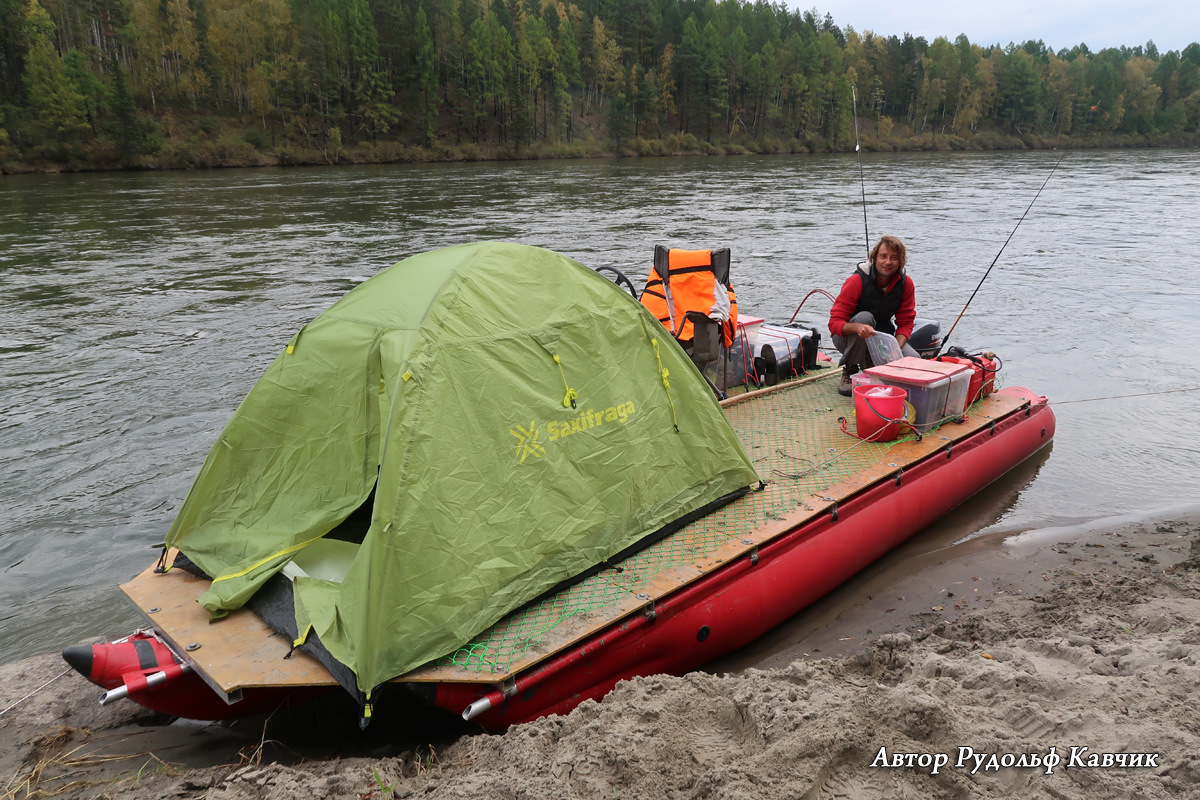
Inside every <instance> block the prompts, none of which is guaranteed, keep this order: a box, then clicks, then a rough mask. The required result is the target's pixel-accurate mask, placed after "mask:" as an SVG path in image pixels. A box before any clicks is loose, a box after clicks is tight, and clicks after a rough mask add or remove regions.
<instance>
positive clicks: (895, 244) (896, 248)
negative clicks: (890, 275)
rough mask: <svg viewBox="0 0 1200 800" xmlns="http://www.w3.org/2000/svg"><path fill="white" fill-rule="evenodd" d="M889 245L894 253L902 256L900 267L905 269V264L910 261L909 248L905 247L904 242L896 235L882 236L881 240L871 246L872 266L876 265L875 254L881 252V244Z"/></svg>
mask: <svg viewBox="0 0 1200 800" xmlns="http://www.w3.org/2000/svg"><path fill="white" fill-rule="evenodd" d="M885 244H886V245H887V246H888V247H889V248H891V250H892V252H893V253H896V254H897V255H899V256H900V269H904V265H905V264H907V263H908V250H907V249H905V247H904V242H902V241H900V240H899V239H897V238H896V237H895V236H880V237H879V241H878V242H877V243H876V244H875V246H874V247H872V248H871V266H875V254H876V253H878V252H879V248H880V246H881V245H885Z"/></svg>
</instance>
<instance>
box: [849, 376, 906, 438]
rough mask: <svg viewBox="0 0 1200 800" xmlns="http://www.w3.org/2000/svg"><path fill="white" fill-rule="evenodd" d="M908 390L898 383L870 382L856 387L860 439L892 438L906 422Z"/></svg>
mask: <svg viewBox="0 0 1200 800" xmlns="http://www.w3.org/2000/svg"><path fill="white" fill-rule="evenodd" d="M907 398H908V392H907V391H905V390H904V389H901V388H899V387H896V386H877V385H872V384H867V385H864V386H858V387H856V388H855V389H854V430H855V433H856V434H857V436H858V438H860V439H869V440H871V441H872V442H890V441H892V440H893V439H895V438H896V435H897V434H898V433H899V432H900V424H901V423H902V422H905V421H906V420H905V417H906V413H907V409H906V408H905V405H906V404H905V401H906V399H907Z"/></svg>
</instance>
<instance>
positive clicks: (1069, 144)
mask: <svg viewBox="0 0 1200 800" xmlns="http://www.w3.org/2000/svg"><path fill="white" fill-rule="evenodd" d="M1096 108H1097V107H1096V106H1092V111H1095V110H1096ZM1077 138H1079V133H1078V132H1076V133H1075V135H1074V136H1072V137H1071V141H1069V142H1067V146H1066V148H1064V149H1063V151H1062V155H1060V156H1059V157H1058V161H1055V162H1054V166H1053V167H1051V168H1050V174H1048V175H1047V176H1046V180H1044V181H1042V186H1041V188H1040V189H1038V190H1037V194H1035V195H1034V196H1033V199H1032V200H1030V201H1029V206H1028V207H1027V208H1026V209H1025V213H1024V214H1022V215H1021V218H1020V219H1019V220H1017V224H1016V225H1014V226H1013V229H1012V231H1010V232H1009V234H1008V238H1007V239H1005V240H1004V244H1002V245H1000V252H998V253H996V257H995V258H993V259H992V263H991V266H989V267H988V268H987V272H985V273H983V277H982V278H980V279H979V285H978V286H976V287H975V291H973V292H971V296H970V297H969V298H967V304H966V305H964V306H963V307H962V311H960V312H958V317H957V318H956V319H955V320H954V324H953V325H951V326H950V331H949V333H947V334H946V335H945V337H943V338H942V343H941V345H940V346H939V347H938V350H937V352H936V353H934V354H933V357H934V358H937V357H938V356H939V355H941V354H942V348H944V347H945V346H946V343H947V342H948V341H950V334H951V333H954V329H955V328H957V327H958V323H959V320H961V319H962V318H963V314H965V313H967V307H968V306H970V305H971V301H972V300H974V299H975V295H976V294H978V293H979V290H980V288H982V287H983V282H984V281H986V280H987V279H988V275H991V274H992V267H994V266H996V262H997V261H999V260H1000V255H1001V253H1003V252H1004V248H1006V247H1008V243H1009V242H1011V241H1012V238H1013V235H1014V234H1016V232H1017V228H1019V227H1021V223H1022V222H1024V221H1025V217H1026V216H1028V215H1029V209H1031V208H1033V204H1034V203H1036V202H1037V199H1038V198H1039V197H1041V195H1042V189H1045V188H1046V184H1048V183H1049V182H1050V178H1051V177H1053V176H1054V171H1055V170H1056V169H1058V165H1059V164H1061V163H1062V162H1063V159H1064V158H1066V157H1067V153H1069V152H1071V147H1072V145H1074V144H1075V140H1076V139H1077ZM863 202H864V203H865V202H866V201H865V200H864V201H863ZM863 213H864V214H865V213H866V206H865V205H864V207H863Z"/></svg>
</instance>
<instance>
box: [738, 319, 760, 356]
mask: <svg viewBox="0 0 1200 800" xmlns="http://www.w3.org/2000/svg"><path fill="white" fill-rule="evenodd" d="M762 326H763V318H762V317H743V316H741V315H740V314H739V315H738V331H739V333H745V334H746V343H747V344H749V345H750V352H751V353H757V352H758V331H759V329H760V328H762Z"/></svg>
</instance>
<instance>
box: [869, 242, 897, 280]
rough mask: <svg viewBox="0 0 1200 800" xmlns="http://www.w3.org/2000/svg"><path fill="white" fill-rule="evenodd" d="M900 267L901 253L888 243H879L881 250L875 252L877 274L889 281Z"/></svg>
mask: <svg viewBox="0 0 1200 800" xmlns="http://www.w3.org/2000/svg"><path fill="white" fill-rule="evenodd" d="M899 269H900V254H899V253H897V252H896V251H895V250H893V249H892V248H891V247H889V246H888V245H887V244H886V243H885V244H881V245H879V250H878V251H876V253H875V274H876V275H878V276H879V277H880V278H882V279H883V280H884V282H887V281H890V280H891V279H892V276H893V275H895V274H896V272H897V271H899Z"/></svg>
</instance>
